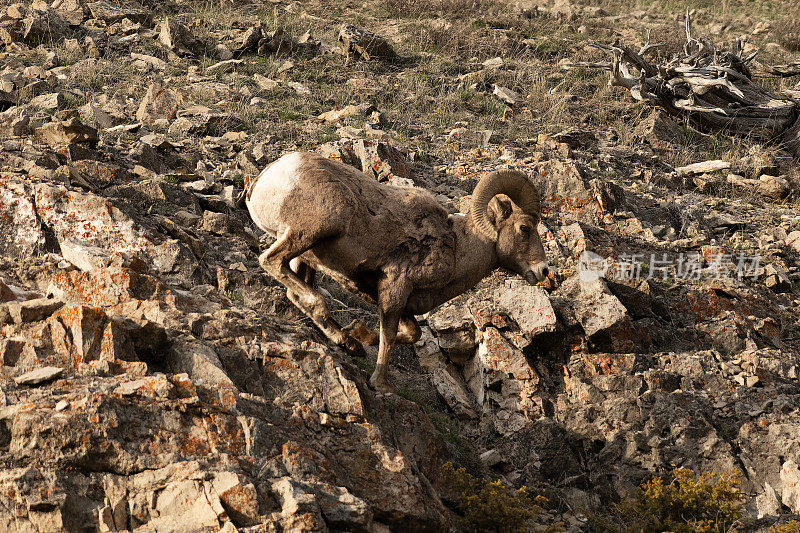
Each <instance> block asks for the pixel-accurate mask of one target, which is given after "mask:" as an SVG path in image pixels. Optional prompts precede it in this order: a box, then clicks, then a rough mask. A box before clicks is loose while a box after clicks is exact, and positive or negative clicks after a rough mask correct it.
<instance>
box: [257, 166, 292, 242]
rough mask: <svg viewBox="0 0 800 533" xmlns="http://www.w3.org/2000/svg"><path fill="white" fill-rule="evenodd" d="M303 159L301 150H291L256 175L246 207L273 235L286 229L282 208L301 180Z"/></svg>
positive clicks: (260, 224) (262, 226) (259, 223)
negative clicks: (300, 170) (300, 172)
mask: <svg viewBox="0 0 800 533" xmlns="http://www.w3.org/2000/svg"><path fill="white" fill-rule="evenodd" d="M301 159H302V157H301V154H300V152H292V153H291V154H286V155H284V156H282V157H281V158H279V159H278V160H276V161H275V162H273V163H272V164H271V165H269V166H268V167H267V168H265V169H264V170H263V171H262V172H261V174H260V175H259V176H258V178H256V184H255V186H254V187H253V193H252V194H251V195H250V199H249V200H248V201H247V209H248V210H249V211H250V216H251V217H252V218H253V222H255V223H256V226H258V227H259V228H261V229H262V230H264V231H266V232H267V233H270V234H272V235H273V236H275V235H277V234H278V233H282V232H283V230H284V229H285V226H284V224H283V221H281V220H280V211H281V207H282V206H283V203H284V201H285V200H286V197H287V196H289V194H290V193H291V192H292V191H293V190H294V189H295V188H296V187H297V184H298V183H299V181H300V176H299V174H298V168H299V167H300V163H301Z"/></svg>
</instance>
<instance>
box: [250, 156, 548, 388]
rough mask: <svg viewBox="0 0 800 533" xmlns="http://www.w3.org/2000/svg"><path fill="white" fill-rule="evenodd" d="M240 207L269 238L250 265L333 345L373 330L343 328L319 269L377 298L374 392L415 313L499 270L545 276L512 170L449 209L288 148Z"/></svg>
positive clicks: (530, 209) (530, 216)
mask: <svg viewBox="0 0 800 533" xmlns="http://www.w3.org/2000/svg"><path fill="white" fill-rule="evenodd" d="M246 204H247V208H248V210H249V211H250V216H251V217H252V218H253V221H254V222H255V223H256V225H257V226H258V227H259V228H261V229H262V230H264V231H266V232H267V233H270V234H271V235H273V236H275V237H277V240H276V241H275V243H274V244H273V245H272V246H270V248H269V249H268V250H267V251H265V252H264V253H263V254H261V256H260V257H259V263H260V264H261V266H262V267H263V268H264V269H265V270H266V271H267V272H269V274H271V275H272V276H273V277H274V278H275V279H276V280H278V281H279V282H281V283H282V284H283V285H285V286H286V288H287V295H288V297H289V299H290V300H291V301H292V302H293V303H294V304H295V305H296V306H297V307H299V308H300V310H301V311H303V313H305V314H306V315H308V316H309V317H310V318H311V320H312V321H313V322H314V324H316V325H317V326H318V327H319V328H320V329H321V330H322V332H323V333H324V334H325V335H326V336H327V337H328V338H329V339H330V340H331V341H333V342H335V343H336V344H339V345H342V346H345V347H346V348H348V349H350V350H353V351H356V350H359V349H362V346H361V343H365V344H370V345H374V344H376V341H377V340H378V339H377V338H378V335H376V334H375V333H374V332H372V331H370V330H368V329H367V328H366V327H365V326H364V325H363V323H361V322H358V321H355V322H353V324H351V325H350V326H348V327H346V328H341V327H340V326H339V324H337V323H336V322H335V321H334V319H333V318H332V317H331V313H330V311H329V310H328V306H327V305H326V304H325V301H324V300H323V298H322V295H321V294H320V293H319V292H317V291H316V290H315V289H314V277H315V274H316V271H317V270H321V271H323V272H325V273H326V274H328V275H330V276H331V277H332V278H333V279H334V280H336V281H337V282H338V283H340V284H341V285H342V286H343V287H345V288H346V289H348V290H350V291H353V292H355V293H357V294H358V295H360V296H361V298H363V299H364V300H365V301H368V302H370V303H375V304H376V305H377V307H378V316H379V318H380V336H379V341H380V345H379V348H378V364H377V366H376V368H375V372H374V373H373V374H372V377H371V378H370V384H372V386H373V387H375V388H376V389H378V390H380V391H390V390H392V389H391V384H390V383H389V378H388V371H387V370H388V369H387V365H388V363H389V350H390V349H391V347H392V345H393V344H394V343H395V342H398V343H413V342H416V341H417V340H418V339H419V335H420V329H419V325H418V324H417V322H416V320H415V319H414V315H419V314H423V313H426V312H428V311H430V310H431V309H433V308H435V307H436V306H438V305H440V304H442V303H444V302H446V301H448V300H450V299H451V298H453V297H455V296H458V295H459V294H461V293H463V292H465V291H467V290H469V289H470V288H472V287H473V286H474V285H475V284H476V283H478V282H479V281H480V280H481V279H483V278H484V277H486V276H488V275H489V274H490V273H491V272H492V271H493V270H494V269H495V268H498V267H502V268H505V269H507V270H510V271H513V272H516V273H518V274H520V275H521V276H522V277H523V278H525V279H526V280H527V281H528V282H529V283H536V281H537V280H539V281H541V280H543V279H544V278H546V277H547V275H548V266H547V263H546V262H545V260H546V258H545V253H544V248H543V247H542V243H541V241H540V239H539V234H538V232H537V230H536V226H537V224H538V222H539V194H538V193H537V191H536V188H535V187H534V186H533V184H532V183H531V182H530V180H528V178H527V177H526V176H525V175H524V174H522V173H521V172H516V171H511V170H501V171H496V172H492V173H490V174H487V175H486V176H484V177H483V179H481V181H480V183H478V185H477V187H476V188H475V191H474V194H473V197H472V204H471V208H470V215H469V217H467V216H464V215H460V214H457V215H448V213H447V212H446V211H445V210H444V208H442V207H441V206H440V205H439V203H438V202H437V201H436V200H435V199H434V197H433V196H432V195H431V194H430V193H428V192H427V191H424V190H422V189H418V188H404V187H394V186H389V185H383V184H380V183H378V182H376V181H375V180H374V179H372V178H369V177H367V176H366V175H365V174H363V173H361V172H359V171H358V170H356V169H354V168H352V167H350V166H348V165H346V164H344V163H340V162H338V161H333V160H330V159H326V158H325V157H322V156H320V155H317V154H313V153H300V152H295V153H291V154H287V155H284V156H283V157H281V158H280V159H278V160H277V161H275V162H274V163H272V164H271V165H269V166H268V167H267V168H266V169H265V170H264V171H263V172H262V173H261V174H260V175H259V177H258V178H257V179H256V180H255V181H254V182H253V183H252V184H251V185H250V187H249V189H248V191H247V199H246Z"/></svg>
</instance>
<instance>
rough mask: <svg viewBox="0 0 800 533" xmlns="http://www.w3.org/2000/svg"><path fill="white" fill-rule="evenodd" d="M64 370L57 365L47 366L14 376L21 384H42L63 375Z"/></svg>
mask: <svg viewBox="0 0 800 533" xmlns="http://www.w3.org/2000/svg"><path fill="white" fill-rule="evenodd" d="M63 372H64V369H63V368H59V367H55V366H45V367H42V368H37V369H36V370H31V371H30V372H26V373H24V374H22V375H21V376H19V377H16V378H14V381H16V382H17V384H19V385H40V384H42V383H47V382H48V381H52V380H54V379H56V378H57V377H59V376H61V374H62V373H63Z"/></svg>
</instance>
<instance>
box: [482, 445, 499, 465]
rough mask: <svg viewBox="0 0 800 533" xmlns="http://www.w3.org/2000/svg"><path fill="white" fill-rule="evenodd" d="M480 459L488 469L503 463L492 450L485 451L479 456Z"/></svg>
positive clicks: (494, 450)
mask: <svg viewBox="0 0 800 533" xmlns="http://www.w3.org/2000/svg"><path fill="white" fill-rule="evenodd" d="M480 459H481V461H482V462H483V464H485V465H486V466H488V467H489V468H492V467H493V466H496V465H498V464H500V463H501V462H503V456H502V455H500V452H498V451H497V450H496V449H494V448H492V449H491V450H488V451H485V452H483V453H482V454H481V455H480Z"/></svg>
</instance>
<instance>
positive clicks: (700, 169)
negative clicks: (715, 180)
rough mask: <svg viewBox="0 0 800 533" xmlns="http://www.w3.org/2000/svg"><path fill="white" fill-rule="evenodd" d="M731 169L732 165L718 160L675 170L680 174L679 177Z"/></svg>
mask: <svg viewBox="0 0 800 533" xmlns="http://www.w3.org/2000/svg"><path fill="white" fill-rule="evenodd" d="M729 168H731V164H730V163H729V162H727V161H721V160H718V159H717V160H713V161H703V162H701V163H692V164H691V165H686V166H685V167H678V168H676V169H675V172H677V173H678V176H684V175H687V174H703V173H705V172H718V171H720V170H727V169H729Z"/></svg>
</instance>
